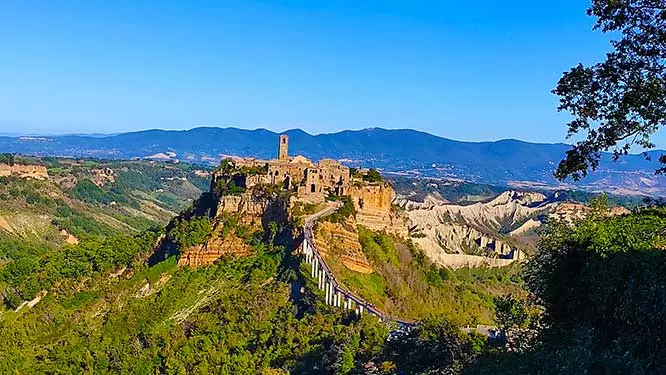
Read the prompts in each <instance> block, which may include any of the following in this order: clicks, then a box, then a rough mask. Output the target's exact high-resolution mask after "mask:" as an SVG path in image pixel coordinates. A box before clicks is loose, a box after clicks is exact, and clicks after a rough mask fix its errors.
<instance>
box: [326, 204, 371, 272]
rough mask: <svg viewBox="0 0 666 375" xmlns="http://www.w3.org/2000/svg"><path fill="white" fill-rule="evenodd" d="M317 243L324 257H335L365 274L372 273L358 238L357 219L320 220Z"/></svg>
mask: <svg viewBox="0 0 666 375" xmlns="http://www.w3.org/2000/svg"><path fill="white" fill-rule="evenodd" d="M315 245H316V246H317V249H318V250H319V252H320V253H321V254H322V256H323V257H324V258H328V257H335V258H337V259H339V260H340V261H341V262H342V264H343V265H344V266H345V267H347V268H348V269H350V270H352V271H356V272H360V273H364V274H370V273H372V267H371V265H370V262H368V259H367V258H366V256H365V254H364V253H363V248H362V247H361V243H360V242H359V240H358V230H357V229H356V220H355V219H354V218H353V217H350V218H348V219H347V220H346V221H345V222H344V223H331V222H328V221H320V222H318V223H317V227H316V230H315Z"/></svg>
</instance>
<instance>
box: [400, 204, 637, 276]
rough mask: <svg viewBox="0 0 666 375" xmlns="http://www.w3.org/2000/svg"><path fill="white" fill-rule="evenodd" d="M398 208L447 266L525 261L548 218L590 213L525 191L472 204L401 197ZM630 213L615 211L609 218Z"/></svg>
mask: <svg viewBox="0 0 666 375" xmlns="http://www.w3.org/2000/svg"><path fill="white" fill-rule="evenodd" d="M395 203H396V204H398V205H399V206H400V207H403V208H404V209H405V211H406V215H407V217H408V224H409V228H410V234H411V236H412V239H413V241H414V242H415V243H416V244H417V245H419V246H420V247H421V248H422V249H423V250H424V252H425V253H426V254H427V255H428V256H430V258H432V259H433V260H435V261H437V262H440V264H443V265H448V266H458V265H460V264H466V263H468V262H471V263H475V262H480V260H478V259H476V258H473V257H472V258H470V257H467V258H464V259H462V258H461V259H456V258H455V255H463V254H464V255H474V256H479V255H480V256H483V257H486V258H495V259H506V260H509V261H513V260H520V259H522V258H524V255H525V252H528V251H530V250H532V248H533V245H530V243H529V242H530V241H528V240H526V238H527V237H529V236H533V234H534V232H535V230H536V229H537V228H539V227H540V226H541V225H543V224H544V223H545V221H546V220H547V219H549V218H556V219H561V220H565V221H571V220H573V219H576V218H580V217H582V216H584V215H585V214H586V213H588V212H589V211H590V208H589V207H587V206H585V205H583V204H580V203H574V202H561V201H556V200H554V199H552V198H551V197H546V196H545V195H543V194H541V193H536V192H521V191H506V192H504V193H501V194H499V195H498V196H496V197H495V198H493V199H491V200H489V201H487V202H478V203H474V204H470V205H458V204H453V203H450V202H446V201H443V200H441V199H438V198H437V197H435V196H428V197H426V198H425V199H424V200H423V201H422V202H415V201H411V200H409V199H408V198H406V197H398V198H397V199H396V200H395ZM625 212H627V210H626V209H623V208H614V209H612V210H611V212H610V214H611V215H617V214H622V213H625ZM446 254H448V255H446ZM445 255H446V256H445ZM500 263H501V264H503V263H502V262H500ZM500 263H498V264H500Z"/></svg>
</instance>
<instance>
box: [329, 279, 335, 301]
mask: <svg viewBox="0 0 666 375" xmlns="http://www.w3.org/2000/svg"><path fill="white" fill-rule="evenodd" d="M334 297H335V296H334V295H333V283H332V282H331V281H330V280H329V282H328V304H329V305H331V306H335V304H334V303H333V301H334Z"/></svg>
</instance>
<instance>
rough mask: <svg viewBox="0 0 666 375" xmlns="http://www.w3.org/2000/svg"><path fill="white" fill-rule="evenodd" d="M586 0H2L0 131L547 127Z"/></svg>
mask: <svg viewBox="0 0 666 375" xmlns="http://www.w3.org/2000/svg"><path fill="white" fill-rule="evenodd" d="M588 5H589V1H578V0H560V1H544V2H534V1H529V2H528V1H506V2H499V1H482V0H481V1H475V2H467V1H459V2H449V1H390V0H385V1H369V0H368V1H334V0H330V1H168V0H164V1H159V2H158V1H154V2H148V1H122V0H116V1H113V2H109V1H67V0H62V1H57V2H56V1H50V2H49V1H27V0H22V1H21V0H19V1H12V0H9V1H2V2H0V133H32V134H35V133H41V134H53V133H78V132H85V133H114V132H122V131H131V130H139V129H148V128H165V129H187V128H192V127H196V126H204V125H205V126H235V127H241V128H257V127H264V128H268V129H271V130H275V131H281V130H285V129H289V128H296V127H299V128H302V129H304V130H306V131H308V132H310V133H324V132H334V131H338V130H343V129H360V128H366V127H375V126H379V127H385V128H413V129H418V130H424V131H427V132H430V133H433V134H437V135H440V136H444V137H449V138H454V139H460V140H475V141H477V140H495V139H501V138H517V139H522V140H527V141H538V142H559V141H563V140H564V136H565V133H566V128H565V123H566V120H567V116H566V115H564V114H558V113H557V111H556V106H557V100H556V98H555V97H554V96H553V95H552V94H550V90H551V89H552V88H553V87H554V86H555V84H556V82H557V80H558V78H559V76H560V75H561V73H562V72H563V71H565V70H567V69H568V68H569V67H571V66H573V65H575V64H577V63H578V62H583V63H593V62H595V61H597V60H599V59H602V58H603V56H604V53H605V51H606V50H607V49H608V48H609V45H608V40H607V36H604V35H603V34H601V33H599V32H593V31H592V25H593V21H594V20H593V19H591V18H588V17H587V16H586V15H585V9H586V8H587V6H588ZM657 143H658V144H659V145H660V146H664V145H666V142H661V141H660V139H659V138H657Z"/></svg>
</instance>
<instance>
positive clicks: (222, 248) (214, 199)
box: [178, 185, 289, 267]
mask: <svg viewBox="0 0 666 375" xmlns="http://www.w3.org/2000/svg"><path fill="white" fill-rule="evenodd" d="M212 191H213V192H212V193H209V194H207V195H206V196H204V197H202V198H201V199H200V201H199V202H198V204H197V206H196V207H195V211H198V213H199V214H204V215H207V216H208V217H209V218H210V221H211V232H210V236H209V238H208V239H207V240H206V241H205V242H204V243H201V244H196V245H193V246H191V247H188V248H187V249H185V250H184V251H183V252H182V253H181V256H180V258H179V260H178V264H179V265H181V266H187V267H199V266H205V265H209V264H212V263H214V262H215V261H216V260H217V259H219V258H220V257H223V256H246V255H249V254H251V253H252V251H253V250H252V248H251V247H250V246H249V245H248V236H250V235H251V233H254V232H257V231H259V230H263V231H265V232H268V231H269V229H268V226H269V223H271V222H275V223H276V224H277V225H278V227H279V228H281V227H284V226H285V225H286V223H287V222H288V218H287V208H288V206H289V203H288V197H285V196H284V195H283V194H278V193H277V192H275V191H271V189H269V188H268V187H267V186H263V185H257V186H255V187H253V188H251V189H248V190H246V191H245V192H243V193H241V194H237V195H222V194H221V193H220V192H218V191H216V189H215V188H213V189H212Z"/></svg>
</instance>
